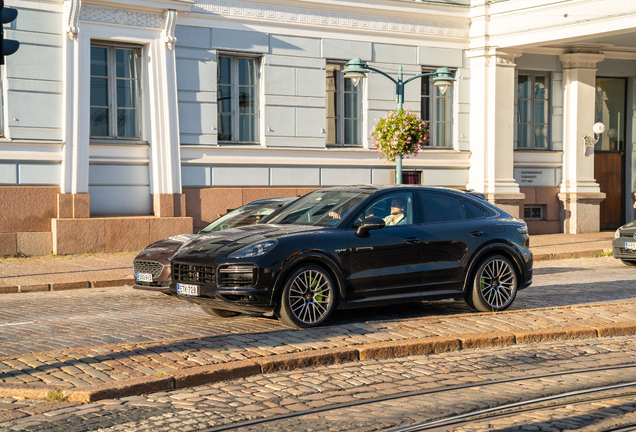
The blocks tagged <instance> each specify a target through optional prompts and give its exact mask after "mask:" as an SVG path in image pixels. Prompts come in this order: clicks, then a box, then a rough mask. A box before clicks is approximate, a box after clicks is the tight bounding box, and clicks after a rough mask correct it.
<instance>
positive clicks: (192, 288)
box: [177, 284, 199, 296]
mask: <svg viewBox="0 0 636 432" xmlns="http://www.w3.org/2000/svg"><path fill="white" fill-rule="evenodd" d="M177 292H178V293H179V294H185V295H191V296H198V295H199V286H198V285H186V284H177Z"/></svg>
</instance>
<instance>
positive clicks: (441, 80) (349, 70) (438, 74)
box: [343, 58, 455, 184]
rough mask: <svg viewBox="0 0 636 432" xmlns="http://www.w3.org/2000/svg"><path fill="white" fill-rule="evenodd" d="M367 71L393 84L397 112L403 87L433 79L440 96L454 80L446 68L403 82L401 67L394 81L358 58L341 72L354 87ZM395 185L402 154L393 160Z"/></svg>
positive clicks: (399, 171)
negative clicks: (417, 80) (377, 74)
mask: <svg viewBox="0 0 636 432" xmlns="http://www.w3.org/2000/svg"><path fill="white" fill-rule="evenodd" d="M368 71H374V72H377V73H379V74H381V75H384V76H385V77H387V78H388V79H390V80H391V81H393V83H394V84H395V102H396V103H397V109H398V111H399V110H401V109H402V105H403V104H404V86H405V85H406V84H407V83H409V82H411V81H413V80H414V79H417V78H422V77H427V76H432V77H435V78H433V86H434V87H437V88H439V91H440V92H441V93H442V94H444V93H446V90H447V89H448V87H450V86H452V85H453V81H455V78H453V75H452V74H451V72H450V70H449V69H448V68H447V67H442V68H439V69H437V70H436V71H435V72H430V73H423V74H419V75H416V76H414V77H412V78H409V79H407V80H406V81H404V79H403V74H402V71H403V68H402V65H400V67H399V68H398V76H397V80H396V79H394V78H393V77H392V76H390V75H388V74H386V73H384V72H382V71H381V70H379V69H376V68H373V67H371V66H369V65H367V64H365V63H363V62H362V60H361V59H359V58H356V59H352V60H350V61H349V62H348V63H347V66H346V68H345V69H344V70H343V72H344V74H345V75H344V77H345V78H349V79H351V81H352V82H353V85H354V86H357V85H358V82H359V81H360V79H363V78H366V77H367V73H368ZM395 184H402V153H399V154H398V157H397V158H396V160H395Z"/></svg>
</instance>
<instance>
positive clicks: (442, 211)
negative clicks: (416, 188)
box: [419, 192, 466, 223]
mask: <svg viewBox="0 0 636 432" xmlns="http://www.w3.org/2000/svg"><path fill="white" fill-rule="evenodd" d="M419 199H420V220H421V222H422V223H437V222H452V221H461V220H465V219H466V211H465V210H464V205H463V204H462V202H461V200H460V199H459V198H455V197H453V196H450V195H446V194H441V193H433V192H420V193H419Z"/></svg>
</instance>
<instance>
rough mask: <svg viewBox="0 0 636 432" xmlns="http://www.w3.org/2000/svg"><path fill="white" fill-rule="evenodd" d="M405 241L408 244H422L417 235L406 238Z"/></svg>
mask: <svg viewBox="0 0 636 432" xmlns="http://www.w3.org/2000/svg"><path fill="white" fill-rule="evenodd" d="M404 243H407V244H420V239H419V238H417V237H409V238H405V239H404Z"/></svg>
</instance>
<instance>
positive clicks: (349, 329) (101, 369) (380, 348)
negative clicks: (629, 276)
mask: <svg viewBox="0 0 636 432" xmlns="http://www.w3.org/2000/svg"><path fill="white" fill-rule="evenodd" d="M629 334H636V303H633V302H625V303H609V304H602V305H586V306H577V307H560V308H546V309H537V310H524V311H510V312H500V313H496V314H494V313H485V314H466V315H452V316H442V317H427V318H419V319H417V318H415V319H414V318H411V319H408V320H394V321H391V322H366V323H362V322H358V323H352V324H343V325H336V326H329V327H322V328H317V329H309V330H303V331H297V330H291V329H290V330H283V331H280V330H279V331H276V332H261V333H255V334H250V333H244V334H232V335H220V336H210V337H199V338H181V339H172V340H161V341H149V342H142V343H125V344H114V345H106V346H92V347H85V348H76V349H68V350H59V351H49V352H42V353H31V354H27V355H15V356H5V357H2V358H0V397H15V396H19V397H26V398H46V397H47V395H48V397H50V396H51V394H53V393H54V392H56V391H57V390H63V392H64V394H65V395H66V397H67V399H68V400H69V401H77V402H88V401H97V400H100V399H108V398H113V397H124V396H128V395H134V394H139V393H142V392H152V391H160V390H169V389H173V388H184V387H190V386H193V385H199V384H205V383H209V382H216V381H221V380H225V379H230V378H236V377H245V376H258V375H260V374H264V373H269V372H274V371H278V370H287V369H295V368H302V367H313V366H316V365H325V364H334V363H342V362H351V361H358V360H367V359H382V358H393V357H404V356H410V355H423V354H430V353H440V352H447V351H458V350H465V349H472V348H483V347H493V346H505V345H514V344H525V343H532V342H540V341H546V340H559V339H573V338H595V337H607V336H616V335H629Z"/></svg>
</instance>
